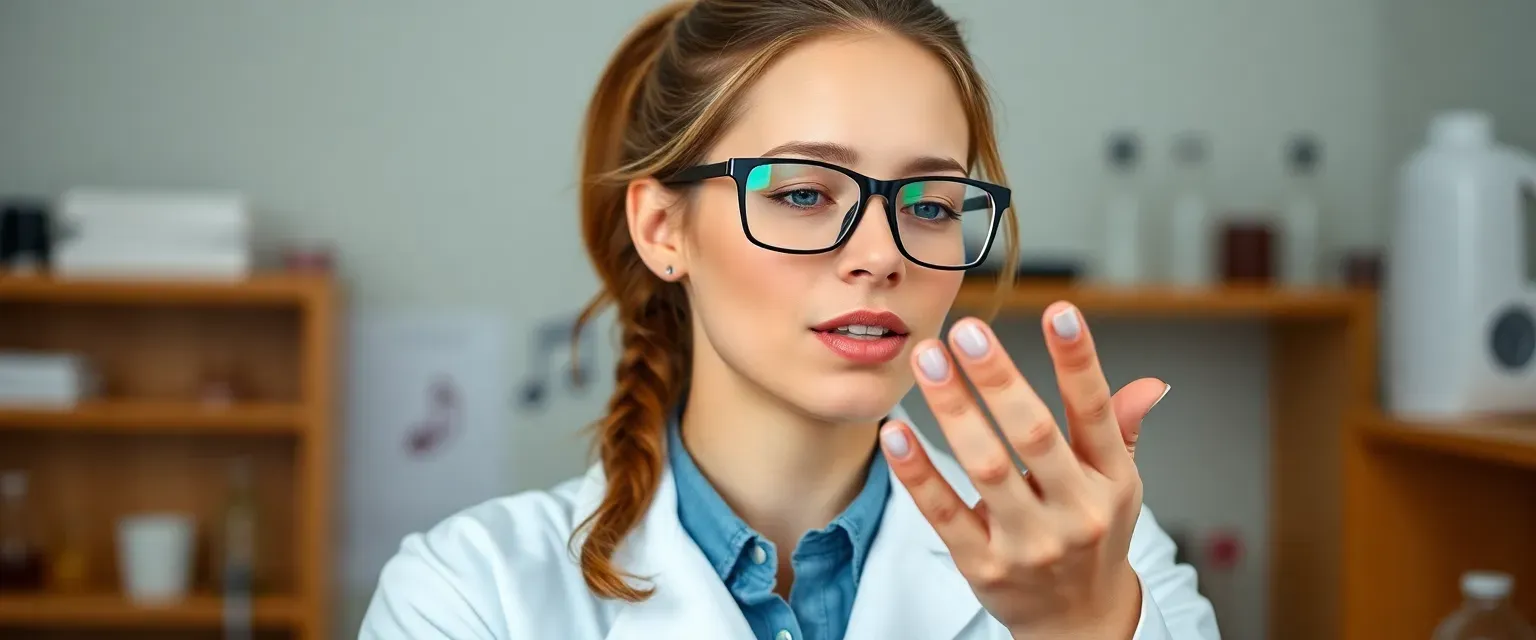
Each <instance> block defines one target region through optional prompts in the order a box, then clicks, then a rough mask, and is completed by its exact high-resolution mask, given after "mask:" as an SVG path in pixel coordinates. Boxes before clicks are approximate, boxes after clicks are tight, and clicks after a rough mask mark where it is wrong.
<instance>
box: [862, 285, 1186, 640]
mask: <svg viewBox="0 0 1536 640" xmlns="http://www.w3.org/2000/svg"><path fill="white" fill-rule="evenodd" d="M1043 325H1044V329H1045V334H1046V343H1047V345H1048V348H1049V351H1050V354H1051V359H1052V361H1053V362H1054V364H1055V369H1056V375H1057V382H1058V385H1059V386H1060V388H1061V393H1062V396H1063V400H1064V404H1065V406H1066V414H1067V415H1066V417H1067V424H1068V428H1069V430H1070V434H1071V439H1070V442H1069V441H1068V439H1067V438H1066V437H1064V436H1063V434H1062V431H1061V429H1060V428H1059V427H1058V426H1057V422H1056V419H1055V418H1054V417H1053V416H1052V415H1051V412H1050V410H1049V408H1047V407H1046V405H1045V403H1044V402H1043V401H1041V399H1040V397H1039V396H1038V395H1037V394H1036V393H1035V391H1034V390H1033V389H1031V388H1030V385H1029V383H1028V382H1027V381H1026V380H1025V379H1024V376H1023V375H1021V374H1020V373H1019V370H1018V368H1017V367H1016V366H1014V364H1013V361H1012V359H1010V358H1009V357H1008V354H1007V353H1006V352H1004V351H1003V349H1002V347H1001V345H1000V344H999V343H998V341H997V337H996V335H994V334H993V333H992V331H991V329H990V328H989V327H987V326H986V324H985V323H982V322H981V321H979V320H977V319H974V318H967V319H964V320H961V321H960V322H957V323H956V324H955V326H954V327H953V328H952V329H951V330H950V332H949V336H948V337H949V342H950V346H951V347H952V350H953V352H954V357H951V355H950V354H949V353H948V352H946V350H945V349H944V345H942V344H941V343H940V342H939V341H937V340H928V341H925V342H923V343H919V344H918V345H917V347H916V348H915V349H914V350H913V358H912V365H913V367H914V368H915V369H916V373H917V379H918V381H919V386H920V388H921V389H922V392H923V396H924V397H925V398H926V399H927V401H928V404H929V406H930V407H931V408H932V410H933V414H934V416H935V417H936V418H937V419H938V422H939V426H940V428H941V429H942V430H943V432H944V435H945V437H946V439H947V440H948V441H949V444H950V448H951V449H952V450H953V452H954V455H955V458H956V460H957V461H958V462H959V463H960V465H961V466H962V467H964V468H965V471H966V474H967V475H968V476H969V477H970V479H971V481H972V483H974V484H975V486H976V489H977V492H978V493H979V494H980V496H981V500H980V502H978V503H977V504H976V505H975V506H974V507H971V506H967V505H966V504H965V502H964V501H962V500H961V499H960V497H959V496H958V495H956V493H955V492H954V490H953V489H952V488H951V487H950V485H949V483H948V482H946V481H945V480H944V479H943V477H941V476H940V475H939V472H938V471H937V470H936V469H935V468H934V466H933V463H932V462H931V461H930V460H929V459H928V457H927V455H926V454H925V453H924V452H923V450H922V447H920V446H917V444H916V439H915V437H914V436H913V434H912V433H911V432H910V429H911V427H910V426H908V425H905V424H901V423H897V422H890V423H887V424H886V426H885V427H884V428H883V430H882V432H881V442H882V446H883V447H884V448H885V451H886V457H887V459H888V460H889V461H890V463H891V466H892V468H893V469H894V470H895V473H896V475H897V477H898V478H900V479H901V482H902V483H903V484H904V485H906V487H907V489H908V491H910V492H911V494H912V497H913V500H914V501H915V502H916V503H917V506H918V509H919V510H920V511H921V512H922V513H923V515H924V516H925V517H926V518H927V519H928V520H929V522H931V523H932V524H933V526H934V528H935V529H936V530H937V531H938V534H939V537H940V538H942V539H943V540H944V543H945V544H946V545H947V546H948V547H949V549H950V551H951V553H952V555H953V557H954V560H955V562H956V565H957V566H958V567H959V569H960V572H961V573H962V574H963V575H964V576H965V577H966V580H967V581H968V582H969V583H970V584H971V588H972V589H973V590H974V591H975V592H976V595H977V597H978V599H979V600H980V601H981V603H982V605H983V606H985V607H986V608H987V611H988V612H990V613H991V614H992V617H994V618H996V619H997V620H998V621H999V622H1001V623H1002V624H1003V625H1005V626H1006V627H1007V628H1008V630H1009V631H1010V632H1011V633H1012V634H1013V636H1014V637H1015V638H1031V639H1039V638H1107V639H1123V638H1131V637H1132V636H1133V635H1134V633H1135V629H1136V624H1137V620H1138V617H1139V613H1140V610H1141V586H1140V581H1139V579H1138V578H1137V576H1136V573H1135V571H1134V570H1133V569H1132V568H1131V566H1130V561H1129V560H1128V559H1127V554H1128V552H1129V549H1130V542H1131V533H1132V531H1133V529H1134V527H1135V524H1136V519H1137V516H1138V515H1139V513H1140V508H1141V499H1142V486H1141V477H1140V475H1139V474H1138V472H1137V469H1136V465H1135V462H1134V459H1133V455H1134V451H1135V440H1136V437H1137V431H1138V430H1139V425H1140V422H1141V419H1142V417H1143V416H1144V415H1145V413H1146V412H1147V411H1148V410H1150V409H1151V407H1152V405H1153V404H1156V402H1157V401H1158V400H1160V399H1161V397H1162V395H1163V393H1165V392H1166V391H1167V386H1166V385H1164V384H1162V383H1161V382H1158V381H1156V380H1150V379H1143V380H1138V381H1137V382H1134V383H1132V384H1130V385H1127V386H1126V387H1125V388H1124V389H1122V390H1121V393H1119V394H1117V395H1116V396H1115V397H1113V398H1112V397H1111V396H1110V392H1109V385H1108V383H1107V382H1106V380H1105V378H1104V373H1103V371H1102V369H1101V368H1100V366H1099V360H1098V356H1097V354H1096V352H1095V351H1094V347H1093V339H1092V337H1091V336H1090V335H1089V333H1088V327H1087V325H1086V324H1085V323H1084V322H1083V319H1082V316H1081V314H1080V313H1079V312H1078V310H1077V309H1076V308H1074V307H1072V306H1071V305H1069V304H1066V303H1057V304H1054V305H1052V306H1051V307H1050V308H1048V309H1047V310H1046V313H1045V316H1044V320H1043ZM957 362H958V366H957V364H956V363H957ZM962 372H963V373H964V376H965V378H969V379H970V381H971V383H972V384H974V385H975V387H976V389H977V391H978V392H979V394H980V399H981V402H982V403H984V404H985V406H986V408H987V409H988V410H989V411H990V412H991V414H992V416H993V418H994V419H995V420H996V423H997V426H998V430H999V431H1001V433H1002V436H1003V437H1002V438H999V437H998V435H997V433H996V432H994V430H993V428H992V426H991V424H990V423H989V422H988V420H987V417H986V415H985V414H984V413H983V412H982V405H981V404H979V403H978V402H977V399H976V397H975V396H973V395H972V393H971V392H970V391H969V390H968V389H967V388H966V385H965V382H964V380H962V378H961V373H962ZM1005 441H1006V442H1005ZM1010 449H1011V450H1012V451H1015V452H1017V453H1018V456H1019V459H1020V460H1021V461H1022V462H1023V464H1024V467H1025V468H1026V469H1027V470H1028V471H1027V473H1025V472H1021V471H1020V470H1019V469H1018V468H1017V467H1016V466H1015V465H1014V461H1013V459H1012V457H1011V456H1010V454H1009V452H1010Z"/></svg>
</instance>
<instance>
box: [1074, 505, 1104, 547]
mask: <svg viewBox="0 0 1536 640" xmlns="http://www.w3.org/2000/svg"><path fill="white" fill-rule="evenodd" d="M1108 535H1109V518H1107V517H1105V516H1104V515H1103V514H1101V513H1098V512H1093V511H1090V512H1088V513H1087V514H1085V515H1083V517H1082V518H1081V520H1079V522H1078V527H1077V535H1076V536H1075V540H1074V542H1075V543H1076V545H1077V546H1079V547H1092V546H1095V545H1097V544H1099V543H1100V542H1102V541H1103V540H1104V538H1105V537H1107V536H1108Z"/></svg>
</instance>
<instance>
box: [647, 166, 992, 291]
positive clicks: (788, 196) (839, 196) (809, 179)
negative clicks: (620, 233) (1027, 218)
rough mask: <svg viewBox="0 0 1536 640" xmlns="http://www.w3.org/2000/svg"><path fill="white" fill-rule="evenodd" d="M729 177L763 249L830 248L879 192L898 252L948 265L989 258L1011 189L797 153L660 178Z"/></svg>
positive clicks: (956, 267) (745, 226)
mask: <svg viewBox="0 0 1536 640" xmlns="http://www.w3.org/2000/svg"><path fill="white" fill-rule="evenodd" d="M724 177H730V178H731V179H733V180H735V182H736V194H737V201H738V203H739V205H740V209H741V227H742V230H744V231H745V232H746V234H747V239H748V240H750V241H751V242H752V244H755V245H757V246H759V247H762V248H764V249H768V250H770V251H778V252H780V253H790V254H814V253H825V252H828V251H832V250H833V249H836V248H838V247H840V246H842V244H843V243H844V242H847V240H848V237H849V236H851V235H853V234H852V232H853V230H854V229H857V228H858V226H859V221H860V220H862V219H863V218H864V212H865V211H866V210H867V209H868V203H869V200H870V198H871V197H872V196H880V197H881V199H883V200H884V201H885V202H886V206H885V216H886V220H887V221H888V222H889V223H890V226H891V231H892V235H893V236H894V237H895V239H896V248H897V249H898V250H899V251H901V254H902V255H903V256H905V257H906V258H907V259H908V260H911V261H912V262H914V263H916V264H918V265H921V266H924V267H928V268H930V269H941V270H946V271H960V270H965V269H971V268H974V267H976V266H977V265H980V264H981V263H982V262H983V261H984V260H986V258H987V253H988V252H989V251H991V249H992V241H993V239H994V238H996V237H997V223H998V221H999V220H1001V219H1002V217H1003V211H1005V210H1007V209H1008V200H1009V197H1010V195H1011V192H1010V191H1009V189H1008V188H1007V187H1004V186H1001V185H996V184H992V183H989V182H982V181H980V180H972V179H970V178H959V177H953V176H918V177H913V178H901V179H899V180H877V179H875V178H871V177H869V176H866V175H864V174H861V173H858V172H856V171H853V170H851V169H847V168H844V167H840V166H837V165H835V164H830V163H827V162H820V161H817V160H801V159H798V158H731V159H729V160H726V161H724V162H716V163H713V164H705V165H698V166H694V167H689V168H687V169H683V170H682V171H679V172H677V173H675V174H673V175H671V176H669V177H667V178H665V179H663V180H662V182H663V183H664V184H669V185H675V184H685V183H691V182H700V181H703V180H708V179H711V178H724Z"/></svg>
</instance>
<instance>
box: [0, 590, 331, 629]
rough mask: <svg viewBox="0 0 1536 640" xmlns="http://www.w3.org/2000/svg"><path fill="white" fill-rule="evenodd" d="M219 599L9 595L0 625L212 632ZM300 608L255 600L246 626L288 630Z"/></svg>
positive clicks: (1, 600)
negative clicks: (152, 602)
mask: <svg viewBox="0 0 1536 640" xmlns="http://www.w3.org/2000/svg"><path fill="white" fill-rule="evenodd" d="M223 619H224V600H223V599H222V598H220V597H218V596H216V595H194V596H190V597H188V598H186V599H185V600H182V601H180V602H177V603H175V604H168V605H164V606H142V605H138V604H135V603H133V602H131V601H129V600H128V599H127V598H125V597H123V596H121V595H118V594H81V595H65V594H41V595H32V594H13V593H6V594H4V595H3V596H0V625H4V626H9V627H26V626H39V627H43V626H46V627H53V628H66V627H76V628H81V627H96V628H102V627H106V628H126V627H140V628H157V629H164V628H217V627H218V626H219V625H220V624H221V623H222V621H223ZM303 619H304V612H303V606H302V603H301V602H300V601H299V600H297V599H294V598H288V597H283V596H265V597H258V598H256V599H255V601H254V602H253V603H252V609H251V621H252V624H253V625H254V626H257V627H263V628H292V627H295V626H297V625H299V624H301V623H302V622H303Z"/></svg>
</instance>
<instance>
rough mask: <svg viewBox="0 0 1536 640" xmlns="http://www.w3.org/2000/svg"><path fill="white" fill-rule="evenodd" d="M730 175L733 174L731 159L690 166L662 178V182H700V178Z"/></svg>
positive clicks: (706, 178)
mask: <svg viewBox="0 0 1536 640" xmlns="http://www.w3.org/2000/svg"><path fill="white" fill-rule="evenodd" d="M728 175H731V163H730V161H726V162H716V163H714V164H701V165H697V166H692V167H688V168H687V169H683V170H682V171H679V172H677V173H674V174H672V175H671V176H669V177H668V178H666V179H665V180H662V183H663V184H681V183H684V182H698V181H700V180H708V179H710V178H724V177H726V176H728Z"/></svg>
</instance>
